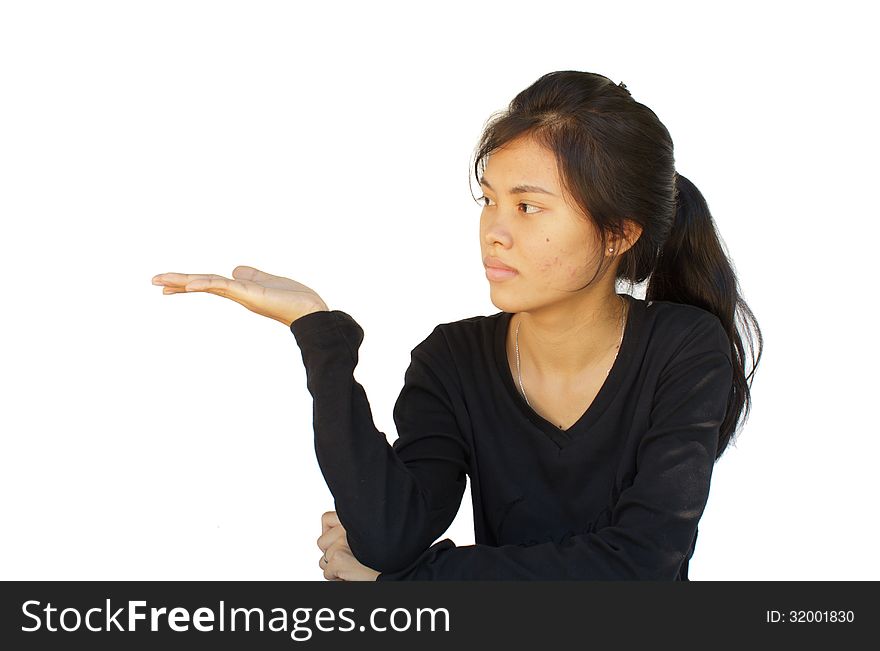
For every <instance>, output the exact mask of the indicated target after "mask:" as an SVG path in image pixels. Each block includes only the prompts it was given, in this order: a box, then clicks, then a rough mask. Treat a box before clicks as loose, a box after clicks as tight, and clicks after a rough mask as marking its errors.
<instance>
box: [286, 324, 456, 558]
mask: <svg viewBox="0 0 880 651" xmlns="http://www.w3.org/2000/svg"><path fill="white" fill-rule="evenodd" d="M290 330H291V332H292V333H293V334H294V336H295V337H296V341H297V343H298V345H299V346H300V349H301V352H302V357H303V362H304V364H305V370H306V378H307V385H308V389H309V392H310V393H311V394H312V397H313V422H314V430H315V452H316V454H317V458H318V463H319V465H320V467H321V472H322V473H323V475H324V478H325V480H326V481H327V485H328V486H329V488H330V492H331V493H332V494H333V497H334V500H335V505H336V512H337V514H338V517H339V520H340V522H341V523H342V524H343V526H344V527H345V530H346V534H347V538H348V545H349V547H350V549H351V551H352V553H353V555H354V556H355V558H356V559H357V560H358V561H360V562H361V563H363V564H364V565H366V566H367V567H369V568H372V569H374V570H377V571H380V572H381V571H384V570H394V569H399V568H401V567H404V566H406V565H409V564H410V563H412V562H413V561H414V560H415V559H416V558H418V557H419V555H420V554H422V553H423V552H424V551H425V550H426V549H427V548H428V547H429V546H430V545H431V543H432V542H433V541H434V540H436V539H437V537H438V536H439V535H440V534H442V533H443V532H444V531H445V530H446V529H447V528H448V527H449V525H450V524H451V523H452V520H453V519H454V518H455V515H456V513H457V512H458V509H459V507H460V505H461V498H462V495H463V494H464V489H465V485H466V473H467V468H468V464H467V455H468V449H467V446H466V444H465V442H464V441H463V439H462V437H461V434H460V433H459V429H458V426H457V423H456V420H455V417H454V412H453V407H452V404H451V401H450V398H449V394H448V392H447V390H446V388H444V385H443V383H442V382H441V380H440V379H439V378H438V376H437V375H436V373H437V372H441V373H442V371H434V370H432V368H434V369H437V368H438V366H439V365H438V364H437V360H435V359H432V358H431V353H430V352H429V350H430V349H432V348H436V346H430V345H428V344H430V343H431V342H432V341H434V342H436V340H432V337H433V336H434V335H435V334H437V332H436V330H435V333H432V336H431V337H429V338H428V339H426V340H425V341H424V342H422V344H420V345H419V346H417V347H416V349H414V350H413V352H412V363H411V364H410V366H409V368H408V369H407V371H406V374H405V378H404V387H403V389H402V391H401V393H400V396H399V398H398V400H397V402H396V404H395V407H394V420H395V424H396V426H397V433H398V439H397V440H396V441H395V442H394V445H393V446H391V445H389V444H388V441H387V439H386V438H385V435H384V434H383V433H382V432H380V431H379V430H378V429H376V426H375V425H374V423H373V417H372V412H371V410H370V405H369V402H368V400H367V396H366V393H365V392H364V388H363V386H361V384H360V383H358V382H357V381H355V379H354V375H353V372H354V368H355V367H356V366H357V362H358V350H359V348H360V345H361V342H362V341H363V336H364V332H363V330H362V329H361V327H360V326H359V325H358V324H357V322H355V321H354V319H352V318H351V316H349V315H348V314H346V313H345V312H341V311H339V310H334V311H327V312H315V313H313V314H308V315H306V316H304V317H302V318H300V319H297V320H296V321H294V322H293V323H292V324H291V325H290Z"/></svg>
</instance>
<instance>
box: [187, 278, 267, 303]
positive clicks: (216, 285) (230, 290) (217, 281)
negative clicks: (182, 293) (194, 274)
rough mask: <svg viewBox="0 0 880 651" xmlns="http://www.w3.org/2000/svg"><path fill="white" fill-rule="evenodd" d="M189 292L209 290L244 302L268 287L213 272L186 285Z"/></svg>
mask: <svg viewBox="0 0 880 651" xmlns="http://www.w3.org/2000/svg"><path fill="white" fill-rule="evenodd" d="M184 287H185V289H186V291H188V292H208V293H209V294H217V295H218V296H223V297H225V298H231V299H232V300H234V301H237V302H239V303H242V301H246V300H247V297H248V295H249V294H252V293H253V292H257V293H258V294H259V293H265V291H266V288H265V287H260V286H259V285H256V284H254V283H252V282H249V281H244V280H230V279H229V278H224V277H223V276H217V275H214V274H211V275H209V276H206V277H204V278H195V279H194V280H191V281H189V282H188V283H186V285H185V286H184Z"/></svg>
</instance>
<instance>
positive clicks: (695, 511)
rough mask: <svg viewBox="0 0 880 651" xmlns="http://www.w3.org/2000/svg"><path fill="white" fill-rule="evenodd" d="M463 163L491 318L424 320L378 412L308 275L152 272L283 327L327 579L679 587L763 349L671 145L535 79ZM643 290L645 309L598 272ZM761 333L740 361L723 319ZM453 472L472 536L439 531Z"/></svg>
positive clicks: (354, 346) (655, 129)
mask: <svg viewBox="0 0 880 651" xmlns="http://www.w3.org/2000/svg"><path fill="white" fill-rule="evenodd" d="M474 172H475V175H476V180H477V182H478V183H479V184H480V186H481V188H482V191H483V196H482V197H480V199H479V201H480V202H482V205H483V209H482V215H481V219H480V247H481V255H482V257H483V262H484V265H485V267H486V276H487V279H488V281H489V287H490V292H491V299H492V303H493V304H494V305H495V306H496V307H498V308H499V310H501V311H500V312H498V313H496V314H493V315H491V316H475V317H470V318H466V319H463V320H460V321H455V322H450V323H444V324H440V325H438V326H437V327H436V328H435V329H434V331H433V332H432V333H431V334H430V335H429V336H428V337H427V338H426V339H424V340H423V341H422V342H421V343H420V344H419V345H418V346H416V347H415V348H414V349H413V351H412V362H411V364H410V366H409V368H408V369H407V372H406V375H405V379H404V387H403V389H402V391H401V393H400V396H399V398H398V400H397V402H396V404H395V407H394V421H395V424H396V426H397V432H398V439H397V440H396V441H395V442H394V444H393V445H389V444H388V442H387V440H386V438H385V435H384V434H383V433H382V432H379V431H378V430H377V429H376V427H375V426H374V424H373V421H372V415H371V412H370V407H369V402H368V400H367V396H366V395H365V393H364V390H363V387H362V386H361V385H360V384H359V383H358V382H356V381H355V380H354V377H353V371H354V368H355V366H356V365H357V361H358V350H359V347H360V344H361V342H362V340H363V335H364V333H363V330H362V329H361V328H360V326H359V325H358V324H357V322H356V321H355V320H354V319H353V318H352V317H351V316H350V315H348V314H346V313H345V312H343V311H340V310H332V311H331V310H330V309H329V308H328V307H327V305H326V304H325V303H324V301H323V300H322V299H321V298H320V296H318V294H316V293H315V292H314V291H313V290H311V289H310V288H308V287H306V286H304V285H302V284H300V283H298V282H296V281H293V280H290V279H287V278H282V277H279V276H272V275H269V274H266V273H263V272H261V271H258V270H256V269H253V268H251V267H237V268H236V269H235V270H234V271H233V273H232V276H233V278H232V279H227V278H223V277H222V276H216V275H212V274H206V275H202V274H178V273H167V274H161V275H160V276H157V277H156V278H154V283H157V284H162V285H164V286H165V288H164V290H163V291H164V293H168V294H172V293H178V292H185V291H202V292H209V293H212V294H217V295H219V296H225V297H226V298H230V299H232V300H234V301H237V302H239V303H241V304H242V305H244V306H245V307H247V308H249V309H250V310H252V311H254V312H256V313H258V314H262V315H264V316H267V317H270V318H273V319H276V320H277V321H280V322H281V323H284V324H285V325H287V326H289V327H290V330H291V332H292V333H293V335H294V337H295V339H296V341H297V343H298V345H299V347H300V349H301V352H302V357H303V362H304V364H305V369H306V376H307V385H308V389H309V392H310V393H311V395H312V397H313V399H314V429H315V449H316V453H317V457H318V462H319V464H320V466H321V470H322V472H323V474H324V477H325V479H326V480H327V483H328V486H329V487H330V490H331V492H332V493H333V496H334V499H335V503H336V508H337V511H331V512H328V513H325V514H324V516H323V518H322V526H323V531H322V534H321V537H320V538H319V539H318V545H319V547H320V548H321V549H322V550H324V555H323V556H322V557H321V559H320V561H319V564H320V567H321V569H323V570H324V576H325V577H326V578H328V579H335V580H346V581H350V580H376V579H378V580H401V579H452V580H462V579H538V580H552V579H668V580H688V575H687V569H688V562H689V560H690V558H691V557H692V555H693V553H694V549H695V544H696V538H697V525H698V523H699V520H700V517H701V516H702V513H703V510H704V508H705V505H706V502H707V499H708V495H709V484H710V479H711V476H712V470H713V466H714V463H715V461H716V460H717V459H718V458H719V457H720V456H721V454H722V453H723V451H724V450H725V449H726V448H727V446H728V444H729V443H730V441H731V439H732V436H733V434H734V432H735V430H736V428H737V425H738V422H739V420H740V417H741V416H743V415H744V414H745V416H746V417H747V415H748V408H749V405H750V384H751V379H752V376H753V374H754V370H755V368H756V367H757V364H758V362H759V361H760V355H761V349H762V347H763V340H762V338H761V332H760V329H759V327H758V324H757V322H756V321H755V319H754V316H753V315H752V312H751V310H750V309H749V308H748V305H747V304H746V303H745V302H744V301H743V299H742V298H741V297H740V295H739V293H738V286H737V281H736V276H735V274H734V271H733V269H732V266H731V264H730V262H729V260H728V259H727V257H726V256H725V253H724V251H723V249H722V245H721V243H720V241H719V237H718V235H717V233H716V230H715V226H714V223H713V220H712V217H711V215H710V213H709V209H708V206H707V204H706V202H705V200H704V199H703V197H702V195H701V194H700V192H699V191H698V190H697V188H696V187H694V185H693V184H692V183H691V182H690V181H688V180H687V179H686V178H685V177H683V176H681V175H679V174H677V173H676V171H675V165H674V158H673V145H672V138H671V137H670V135H669V132H668V131H667V129H666V127H664V126H663V124H662V123H661V122H660V120H659V119H658V118H657V116H656V115H655V114H654V112H653V111H652V110H651V109H649V108H648V107H646V106H645V105H643V104H640V103H639V102H637V101H635V100H634V99H633V98H632V97H631V95H630V93H629V91H628V90H626V87H625V86H624V85H623V84H614V83H613V82H612V81H610V80H609V79H608V78H606V77H603V76H602V75H598V74H592V73H587V72H578V71H559V72H552V73H549V74H547V75H544V76H543V77H541V78H540V79H538V80H537V81H536V82H535V83H534V84H532V85H531V86H529V87H528V88H527V89H525V90H524V91H522V92H521V93H520V94H519V95H517V96H516V97H515V98H514V99H513V101H512V102H511V104H510V106H509V107H508V110H507V111H505V112H503V113H501V114H498V115H496V116H494V117H493V118H492V119H491V120H490V121H489V122H488V123H487V126H486V129H485V131H484V134H483V136H482V138H481V139H480V142H479V145H478V148H477V152H476V158H475V164H474ZM618 280H620V281H629V283H630V286H631V287H632V286H633V285H635V284H636V283H641V282H643V281H645V280H648V283H647V291H646V296H645V299H644V300H642V299H637V298H635V297H633V296H632V295H630V294H629V293H623V294H618V293H617V281H618ZM738 311H739V313H740V315H741V316H742V317H743V319H742V321H743V323H744V324H745V325H746V326H748V327H749V328H751V329H753V330H754V331H755V332H756V333H757V339H758V355H757V359H755V357H754V350H755V349H754V346H753V345H752V337H751V333H750V332H749V331H748V330H746V334H748V335H749V336H748V341H749V344H750V346H749V347H750V349H751V352H752V353H753V354H752V360H751V361H752V370H751V372H750V373H749V374H748V375H746V372H745V368H744V364H745V350H744V346H743V340H742V338H741V334H740V332H739V331H738V329H737V323H736V316H737V312H738ZM467 477H470V480H471V493H472V497H473V512H474V527H475V537H476V544H475V545H468V546H462V547H457V546H455V544H454V543H453V542H452V541H451V540H449V539H444V540H442V541H440V542H437V543H436V544H432V543H433V542H434V540H435V539H436V538H437V537H438V536H440V535H441V534H442V533H443V532H444V531H446V529H447V528H448V527H449V525H450V524H451V522H452V520H453V518H454V517H455V515H456V513H457V512H458V509H459V506H460V504H461V499H462V495H463V494H464V490H465V485H466V478H467Z"/></svg>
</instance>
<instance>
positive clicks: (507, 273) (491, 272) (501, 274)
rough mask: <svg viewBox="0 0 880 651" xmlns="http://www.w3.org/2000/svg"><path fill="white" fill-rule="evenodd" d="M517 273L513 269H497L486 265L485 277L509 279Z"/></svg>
mask: <svg viewBox="0 0 880 651" xmlns="http://www.w3.org/2000/svg"><path fill="white" fill-rule="evenodd" d="M516 275H517V272H516V271H514V270H513V269H499V268H497V267H489V266H487V267H486V278H488V279H489V280H509V279H510V278H513V277H514V276H516Z"/></svg>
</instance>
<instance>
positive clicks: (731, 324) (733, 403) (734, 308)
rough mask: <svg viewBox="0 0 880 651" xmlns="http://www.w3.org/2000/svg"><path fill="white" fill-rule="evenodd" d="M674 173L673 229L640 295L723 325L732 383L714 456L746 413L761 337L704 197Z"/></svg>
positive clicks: (749, 404)
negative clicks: (683, 305) (706, 315)
mask: <svg viewBox="0 0 880 651" xmlns="http://www.w3.org/2000/svg"><path fill="white" fill-rule="evenodd" d="M675 179H676V180H675V195H676V201H675V218H674V221H673V224H672V230H671V231H670V233H669V236H668V237H667V239H666V242H665V243H664V245H663V247H662V249H661V250H660V253H659V256H658V258H657V262H656V264H655V267H654V270H653V272H652V273H651V276H650V279H649V281H648V288H647V291H646V294H645V299H646V300H649V301H672V302H675V303H686V304H689V305H695V306H697V307H700V308H702V309H704V310H706V311H708V312H711V313H712V314H714V315H715V316H717V317H718V318H719V319H720V320H721V324H722V325H723V326H724V329H725V330H726V331H727V336H728V338H729V339H730V353H731V361H732V363H733V386H732V388H731V391H730V397H729V400H728V409H727V415H726V416H725V418H724V421H723V422H722V424H721V431H720V434H719V445H718V454H717V456H716V459H717V458H718V457H720V456H721V454H722V453H723V452H724V450H725V449H726V448H727V445H728V444H729V443H730V441H731V439H732V437H733V436H734V433H735V431H736V429H737V426H738V421H739V420H740V416H741V415H742V419H743V422H745V420H746V419H748V414H749V411H750V409H751V393H750V387H751V381H752V378H753V375H754V372H755V368H756V367H757V365H758V362H759V361H760V359H761V352H762V350H763V341H764V340H763V337H762V336H761V329H760V327H759V326H758V323H757V320H756V319H755V316H754V314H752V311H751V309H749V306H748V305H747V304H746V302H745V300H743V298H742V297H741V296H740V293H739V286H738V283H737V279H736V274H735V273H734V270H733V267H732V265H731V263H730V261H729V259H728V256H727V254H726V252H725V250H724V247H723V245H722V242H721V239H720V237H719V235H718V232H717V230H716V228H715V222H714V220H713V219H712V215H711V213H710V212H709V206H708V204H707V203H706V199H705V198H704V197H703V195H702V193H701V192H700V191H699V190H698V189H697V187H696V186H695V185H694V184H693V183H691V181H690V180H689V179H687V178H686V177H684V176H681V175H680V174H678V173H676V174H675ZM738 313H739V315H740V316H741V317H742V323H743V325H744V326H745V328H744V333H745V335H746V337H747V340H748V342H749V350H750V353H751V355H752V360H751V370H750V371H749V373H748V375H747V374H746V369H745V350H744V347H743V339H742V336H741V334H740V331H739V329H738V328H737V323H736V319H737V314H738ZM753 332H754V335H755V336H756V337H757V340H758V348H757V352H758V354H757V358H755V356H754V353H755V347H754V338H753V334H752V333H753Z"/></svg>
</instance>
